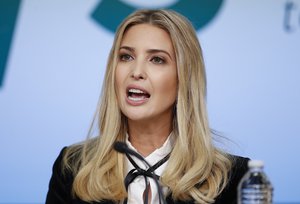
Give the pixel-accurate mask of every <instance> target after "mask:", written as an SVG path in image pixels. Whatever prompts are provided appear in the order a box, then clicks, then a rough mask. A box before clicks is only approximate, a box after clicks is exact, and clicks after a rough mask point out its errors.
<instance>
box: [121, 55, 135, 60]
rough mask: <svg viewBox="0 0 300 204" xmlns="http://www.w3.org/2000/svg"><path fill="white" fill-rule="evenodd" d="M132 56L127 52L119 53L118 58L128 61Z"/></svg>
mask: <svg viewBox="0 0 300 204" xmlns="http://www.w3.org/2000/svg"><path fill="white" fill-rule="evenodd" d="M132 59H133V58H132V57H131V56H130V55H129V54H121V55H120V60H121V61H125V62H127V61H130V60H132Z"/></svg>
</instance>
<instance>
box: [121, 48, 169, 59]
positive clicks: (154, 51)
mask: <svg viewBox="0 0 300 204" xmlns="http://www.w3.org/2000/svg"><path fill="white" fill-rule="evenodd" d="M121 49H125V50H128V51H130V52H135V49H134V48H133V47H129V46H121V47H120V50H121ZM158 52H162V53H165V54H166V55H168V56H169V58H170V59H171V60H173V58H172V56H171V55H170V53H169V52H167V51H165V50H161V49H148V50H147V53H150V54H154V53H158Z"/></svg>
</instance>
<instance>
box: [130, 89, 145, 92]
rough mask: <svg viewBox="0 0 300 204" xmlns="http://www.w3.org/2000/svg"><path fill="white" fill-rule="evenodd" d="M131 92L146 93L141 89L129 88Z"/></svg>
mask: <svg viewBox="0 0 300 204" xmlns="http://www.w3.org/2000/svg"><path fill="white" fill-rule="evenodd" d="M129 92H132V93H144V92H143V91H142V90H139V89H129Z"/></svg>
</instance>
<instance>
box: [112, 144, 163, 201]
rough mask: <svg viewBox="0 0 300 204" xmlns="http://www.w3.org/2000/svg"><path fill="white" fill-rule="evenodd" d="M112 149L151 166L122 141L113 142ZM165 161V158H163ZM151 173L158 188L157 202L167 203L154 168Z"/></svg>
mask: <svg viewBox="0 0 300 204" xmlns="http://www.w3.org/2000/svg"><path fill="white" fill-rule="evenodd" d="M114 149H115V150H116V151H117V152H119V153H122V154H126V155H128V154H130V155H132V156H134V157H136V158H138V159H139V160H141V161H142V162H144V163H145V164H146V165H147V166H148V168H149V169H151V168H152V166H151V165H150V164H149V163H148V162H147V161H146V160H145V159H144V157H143V156H142V155H140V154H138V153H137V152H135V151H133V150H132V149H130V148H129V147H128V146H127V144H126V143H124V142H118V141H117V142H115V144H114ZM166 158H169V157H166ZM165 161H166V160H165ZM151 174H152V175H153V176H152V178H153V180H154V182H155V184H156V186H157V190H158V196H159V202H160V201H162V203H163V204H167V202H166V200H165V199H164V197H163V191H162V187H161V186H160V185H159V183H158V179H157V175H156V174H155V170H153V171H152V172H151Z"/></svg>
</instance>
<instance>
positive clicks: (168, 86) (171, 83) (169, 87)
mask: <svg viewBox="0 0 300 204" xmlns="http://www.w3.org/2000/svg"><path fill="white" fill-rule="evenodd" d="M158 84H159V86H157V88H158V89H160V90H161V91H160V92H161V95H162V96H161V97H163V98H165V99H168V100H169V101H175V99H176V97H177V86H178V84H177V75H172V76H170V75H169V76H168V77H165V78H164V79H162V80H161V83H157V85H158Z"/></svg>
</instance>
